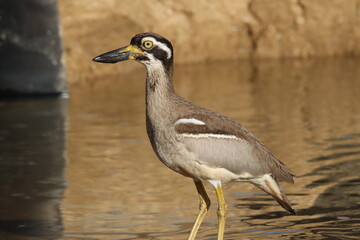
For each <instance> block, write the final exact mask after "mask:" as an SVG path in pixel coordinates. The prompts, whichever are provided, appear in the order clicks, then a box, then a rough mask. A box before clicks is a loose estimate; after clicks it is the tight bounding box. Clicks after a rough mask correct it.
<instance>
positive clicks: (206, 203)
mask: <svg viewBox="0 0 360 240" xmlns="http://www.w3.org/2000/svg"><path fill="white" fill-rule="evenodd" d="M194 183H195V186H196V190H197V192H198V194H199V199H200V203H199V213H198V216H197V218H196V221H195V223H194V226H193V228H192V230H191V233H190V236H189V238H188V240H194V239H195V236H196V233H197V232H198V230H199V228H200V225H201V223H202V221H203V219H204V217H205V215H206V213H207V211H208V209H209V207H210V204H211V202H210V198H209V197H208V195H207V194H206V191H205V188H204V185H203V184H202V182H201V181H199V180H195V179H194Z"/></svg>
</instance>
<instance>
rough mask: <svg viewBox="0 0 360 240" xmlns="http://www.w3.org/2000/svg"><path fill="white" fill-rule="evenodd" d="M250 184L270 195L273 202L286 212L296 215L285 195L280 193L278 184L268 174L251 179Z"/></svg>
mask: <svg viewBox="0 0 360 240" xmlns="http://www.w3.org/2000/svg"><path fill="white" fill-rule="evenodd" d="M251 182H252V184H254V185H255V186H257V187H258V188H260V189H261V190H263V191H264V192H266V193H268V194H270V195H271V196H273V198H275V200H276V201H277V202H278V203H279V204H280V205H281V206H282V207H283V208H284V209H285V210H287V211H289V212H290V213H292V214H294V215H295V214H296V212H295V209H294V208H293V207H292V206H291V204H290V202H289V200H288V199H287V197H286V195H285V193H284V192H283V191H282V189H281V186H280V185H279V183H278V182H277V181H276V179H274V178H273V177H272V176H271V175H270V174H266V175H264V176H263V177H261V178H256V179H253V180H252V181H251Z"/></svg>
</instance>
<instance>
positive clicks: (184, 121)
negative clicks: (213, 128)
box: [175, 118, 206, 125]
mask: <svg viewBox="0 0 360 240" xmlns="http://www.w3.org/2000/svg"><path fill="white" fill-rule="evenodd" d="M179 124H195V125H206V124H205V123H204V122H203V121H200V120H197V119H195V118H181V119H179V120H177V121H176V122H175V125H179Z"/></svg>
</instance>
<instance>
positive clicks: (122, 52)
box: [93, 45, 145, 63]
mask: <svg viewBox="0 0 360 240" xmlns="http://www.w3.org/2000/svg"><path fill="white" fill-rule="evenodd" d="M139 56H145V54H144V52H143V51H142V50H141V49H140V48H139V47H137V46H135V45H129V46H126V47H122V48H118V49H115V50H112V51H110V52H107V53H103V54H101V55H99V56H97V57H95V58H94V59H93V61H95V62H101V63H117V62H120V61H125V60H136V59H137V58H138V57H139Z"/></svg>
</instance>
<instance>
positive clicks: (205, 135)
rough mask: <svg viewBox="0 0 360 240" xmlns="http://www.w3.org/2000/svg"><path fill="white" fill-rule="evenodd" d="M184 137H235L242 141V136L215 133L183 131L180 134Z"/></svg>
mask: <svg viewBox="0 0 360 240" xmlns="http://www.w3.org/2000/svg"><path fill="white" fill-rule="evenodd" d="M180 135H181V136H183V137H190V138H219V139H234V140H238V141H241V139H240V138H238V137H236V136H234V135H224V134H213V133H199V134H191V133H182V134H180Z"/></svg>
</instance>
